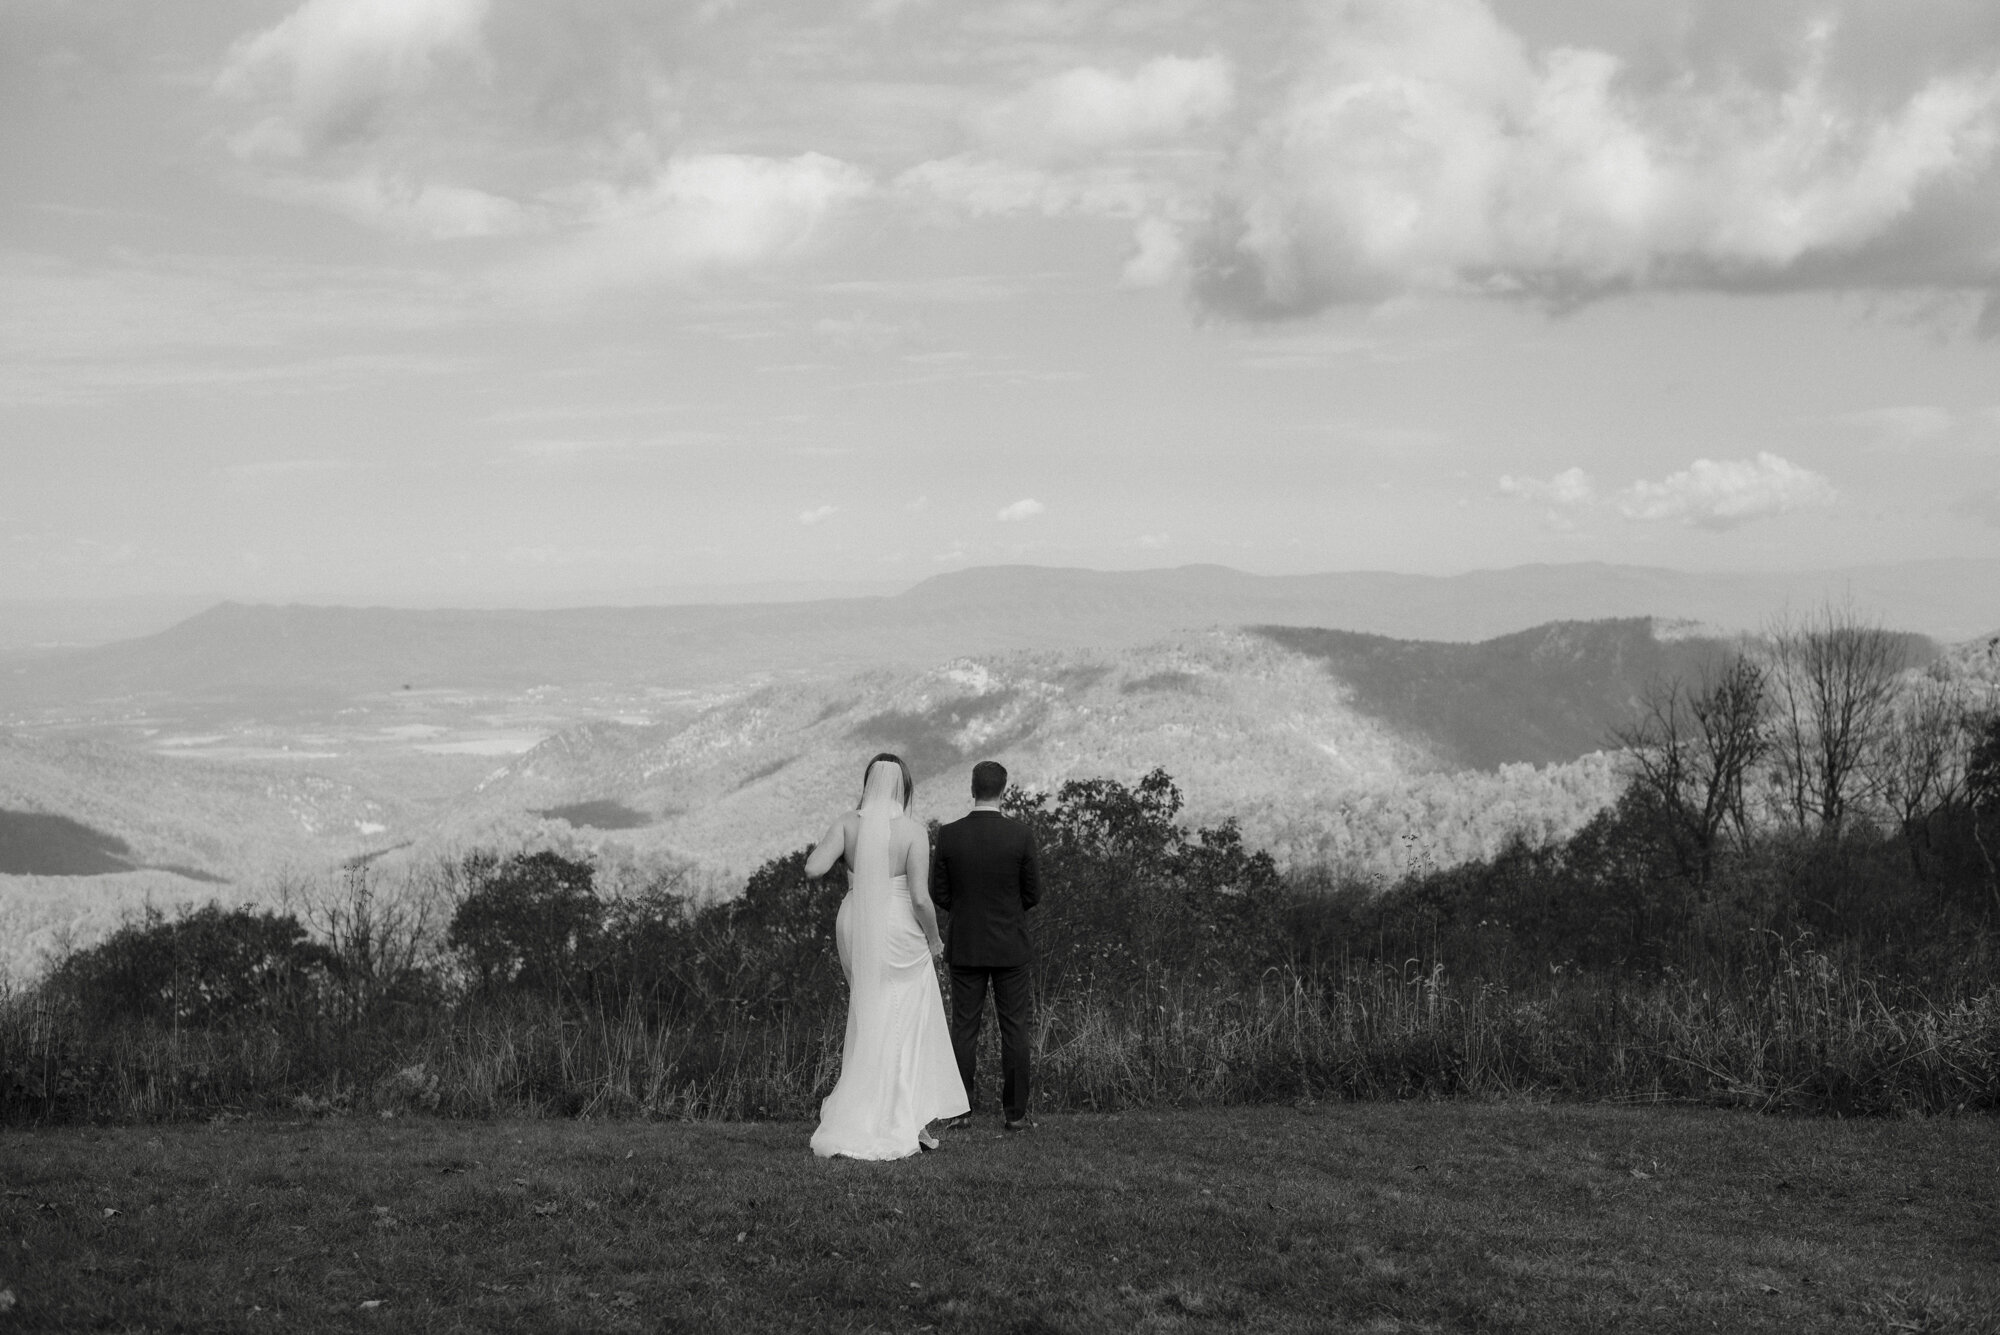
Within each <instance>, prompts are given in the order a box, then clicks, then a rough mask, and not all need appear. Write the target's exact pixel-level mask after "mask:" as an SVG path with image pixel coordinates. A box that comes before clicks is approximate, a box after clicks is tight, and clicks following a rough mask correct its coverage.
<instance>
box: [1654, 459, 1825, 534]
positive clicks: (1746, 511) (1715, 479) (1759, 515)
mask: <svg viewBox="0 0 2000 1335" xmlns="http://www.w3.org/2000/svg"><path fill="white" fill-rule="evenodd" d="M1836 498H1837V493H1836V492H1835V491H1834V487H1833V483H1831V482H1829V481H1828V480H1827V479H1826V478H1824V477H1822V476H1820V475H1819V474H1818V473H1815V472H1813V471H1812V470H1811V469H1808V468H1801V467H1800V466H1799V465H1797V464H1795V463H1791V462H1790V461H1788V460H1785V459H1781V458H1779V457H1778V456H1777V455H1775V454H1772V453H1770V452H1768V451H1764V452H1760V453H1759V454H1758V455H1757V457H1756V458H1755V459H1722V460H1716V459H1697V460H1695V461H1694V463H1693V464H1692V465H1690V466H1689V467H1687V468H1684V469H1682V470H1681V471H1680V472H1678V473H1675V474H1673V475H1671V476H1669V477H1667V478H1664V479H1662V480H1661V481H1659V482H1635V483H1633V484H1632V485H1631V486H1630V487H1627V488H1626V489H1625V490H1624V491H1622V492H1620V493H1619V494H1618V498H1617V505H1618V511H1619V513H1620V514H1623V515H1624V516H1625V517H1626V518H1628V519H1640V520H1654V521H1656V520H1678V521H1680V522H1682V523H1685V524H1692V525H1696V526H1698V527H1701V528H1714V529H1724V528H1734V527H1736V526H1737V525H1738V524H1743V523H1747V522H1749V521H1750V520H1753V519H1765V518H1769V517H1771V516H1773V515H1780V514H1786V513H1788V512H1790V511H1793V510H1804V509H1812V508H1818V507H1822V506H1828V505H1832V504H1833V503H1834V501H1835V499H1836Z"/></svg>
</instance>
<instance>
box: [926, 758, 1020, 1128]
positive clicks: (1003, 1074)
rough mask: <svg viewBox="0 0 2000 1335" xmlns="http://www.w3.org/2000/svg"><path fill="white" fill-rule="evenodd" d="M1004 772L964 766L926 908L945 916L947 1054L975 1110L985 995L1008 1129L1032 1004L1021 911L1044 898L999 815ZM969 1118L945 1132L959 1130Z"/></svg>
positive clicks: (996, 766) (1010, 823)
mask: <svg viewBox="0 0 2000 1335" xmlns="http://www.w3.org/2000/svg"><path fill="white" fill-rule="evenodd" d="M1005 791H1007V769H1006V767H1005V766H1004V765H1002V764H1000V763H999V762H998V761H995V760H982V761H980V762H979V763H978V764H977V765H974V766H973V767H972V810H971V811H970V812H968V813H966V814H965V815H964V816H963V817H961V818H959V819H958V820H955V821H953V822H952V823H951V824H949V825H946V826H944V827H943V828H941V829H940V830H939V831H938V833H937V853H936V855H935V857H934V858H933V859H932V867H931V900H932V902H934V903H935V904H936V905H937V906H938V907H939V908H941V909H944V910H946V911H947V912H948V913H950V915H951V917H950V919H949V921H948V923H947V925H946V928H945V935H944V942H945V945H944V958H945V963H946V964H948V965H950V966H951V1046H952V1051H953V1052H954V1053H955V1054H956V1055H957V1057H958V1075H959V1079H961V1080H963V1081H964V1082H965V1101H966V1103H967V1104H969V1105H971V1106H973V1107H977V1106H979V1100H978V1098H977V1097H976V1096H975V1094H974V1090H975V1089H976V1088H977V1086H976V1085H975V1084H974V1082H973V1063H974V1061H975V1060H976V1057H977V1052H978V1043H979V1026H980V1022H981V1020H982V1019H983V1018H984V1012H985V1010H986V987H987V984H988V983H989V982H990V983H991V984H992V985H993V1007H994V1009H995V1010H996V1011H998V1012H999V1015H1000V1082H1001V1088H1000V1101H1001V1104H1002V1105H1003V1106H1004V1108H1005V1109H1006V1122H1005V1126H1006V1128H1007V1130H1009V1131H1026V1130H1027V1129H1028V1128H1030V1127H1031V1126H1033V1125H1034V1123H1033V1122H1030V1121H1029V1120H1028V1013H1029V1010H1030V1008H1031V1006H1032V1004H1033V991H1032V988H1031V986H1030V979H1029V974H1028V971H1029V966H1030V965H1031V964H1032V963H1033V960H1034V950H1033V947H1032V946H1030V944H1029V942H1028V922H1027V914H1028V910H1029V909H1031V908H1033V907H1035V904H1036V902H1037V901H1039V900H1040V899H1041V897H1042V884H1041V877H1040V874H1039V872H1038V870H1037V868H1036V865H1035V836H1034V834H1033V833H1032V832H1031V831H1030V830H1029V829H1028V827H1027V826H1026V825H1024V824H1022V823H1021V822H1020V821H1018V820H1015V819H1014V818H1013V817H1012V816H1005V815H1002V814H1001V812H1000V794H1002V793H1004V792H1005ZM968 1120H970V1118H969V1115H967V1116H966V1117H960V1118H955V1119H953V1121H952V1122H950V1123H948V1124H947V1125H955V1126H963V1125H965V1123H966V1122H967V1121H968Z"/></svg>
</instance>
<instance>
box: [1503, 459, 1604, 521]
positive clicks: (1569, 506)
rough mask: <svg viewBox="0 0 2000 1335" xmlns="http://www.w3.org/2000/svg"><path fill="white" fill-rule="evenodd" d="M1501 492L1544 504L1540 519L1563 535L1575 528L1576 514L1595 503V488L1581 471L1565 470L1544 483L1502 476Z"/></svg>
mask: <svg viewBox="0 0 2000 1335" xmlns="http://www.w3.org/2000/svg"><path fill="white" fill-rule="evenodd" d="M1500 493H1501V495H1503V496H1513V497H1516V498H1518V499H1520V500H1524V501H1533V502H1538V503H1540V504H1542V505H1544V506H1545V507H1546V508H1545V509H1544V510H1543V511H1542V518H1543V520H1544V521H1545V522H1547V524H1548V525H1549V527H1550V528H1554V529H1560V530H1563V531H1565V532H1566V531H1568V530H1570V529H1573V528H1575V527H1576V522H1577V521H1576V514H1577V512H1578V511H1581V510H1583V509H1585V508H1587V507H1589V506H1591V505H1594V504H1596V502H1597V486H1596V484H1595V483H1593V482H1592V481H1591V480H1590V474H1588V473H1586V472H1584V471H1583V470H1582V469H1581V468H1565V469H1564V470H1563V471H1562V472H1560V473H1557V474H1556V475H1555V476H1554V477H1552V478H1548V479H1547V480H1544V479H1541V478H1534V477H1515V476H1514V475H1512V474H1510V473H1509V474H1502V475H1501V477H1500Z"/></svg>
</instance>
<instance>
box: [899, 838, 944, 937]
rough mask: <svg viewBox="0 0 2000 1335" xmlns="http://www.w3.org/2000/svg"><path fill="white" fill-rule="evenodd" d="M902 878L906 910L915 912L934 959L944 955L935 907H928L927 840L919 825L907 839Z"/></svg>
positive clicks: (928, 856) (929, 859) (929, 893)
mask: <svg viewBox="0 0 2000 1335" xmlns="http://www.w3.org/2000/svg"><path fill="white" fill-rule="evenodd" d="M912 823H913V824H914V822H912ZM903 875H905V876H907V877H909V878H910V907H911V908H912V909H914V910H915V911H916V915H917V926H919V927H921V928H923V929H924V940H926V941H928V942H930V943H931V957H932V958H933V959H935V958H936V957H937V956H939V955H942V954H944V937H943V936H941V935H940V934H939V932H938V920H937V905H935V904H933V903H931V840H930V835H929V834H928V833H927V832H926V831H925V830H924V827H923V826H922V825H918V826H917V828H916V832H915V833H914V834H913V835H911V837H910V851H909V853H908V854H907V855H905V857H904V858H903Z"/></svg>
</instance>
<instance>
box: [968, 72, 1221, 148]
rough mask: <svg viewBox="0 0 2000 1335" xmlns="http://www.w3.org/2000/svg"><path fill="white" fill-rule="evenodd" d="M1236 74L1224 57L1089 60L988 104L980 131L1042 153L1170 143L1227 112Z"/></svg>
mask: <svg viewBox="0 0 2000 1335" xmlns="http://www.w3.org/2000/svg"><path fill="white" fill-rule="evenodd" d="M1235 95H1236V90H1235V80H1234V77H1233V75H1232V73H1231V70H1230V67H1229V63H1228V62H1227V61H1225V60H1223V59H1222V58H1221V57H1220V56H1206V57H1202V58H1200V59H1192V60H1191V59H1187V58H1185V57H1181V56H1159V57H1156V58H1155V59H1152V60H1149V61H1147V62H1146V63H1145V64H1143V65H1141V66H1140V67H1139V68H1138V69H1137V70H1135V71H1134V72H1133V73H1131V74H1129V75H1124V74H1118V73H1115V72H1113V71H1110V70H1104V69H1099V68H1097V67H1095V66H1090V65H1084V66H1079V67H1077V68H1075V69H1071V70H1067V71H1065V72H1063V73H1061V74H1058V75H1056V76H1055V77H1053V78H1050V79H1044V80H1042V81H1041V82H1039V83H1036V84H1033V85H1031V86H1030V87H1028V88H1027V89H1025V90H1023V91H1022V92H1021V93H1019V94H1017V95H1015V96H1013V97H1010V98H1007V99H1005V100H1003V101H1001V102H999V103H996V104H995V105H993V106H991V107H989V108H987V109H986V111H985V112H984V113H983V114H982V115H981V116H980V117H979V118H978V121H979V129H980V130H981V132H982V134H983V136H984V137H985V138H986V139H987V140H988V141H989V142H992V143H994V144H996V145H998V146H1000V147H1001V148H1003V149H1004V150H1007V151H1009V152H1010V153H1012V154H1013V155H1015V156H1022V157H1029V158H1039V157H1046V156H1065V155H1069V154H1073V153H1079V152H1097V151H1101V150H1104V149H1110V148H1118V147H1123V146H1126V145H1132V144H1143V143H1157V142H1167V141H1173V140H1176V139H1179V138H1181V137H1182V136H1184V135H1186V134H1187V133H1188V132H1189V131H1190V130H1191V129H1193V128H1194V127H1196V126H1198V125H1201V124H1203V123H1206V122H1210V121H1214V120H1216V119H1218V118H1220V117H1221V116H1223V115H1224V114H1225V113H1227V112H1228V111H1229V109H1230V107H1231V105H1232V104H1233V103H1234V101H1235Z"/></svg>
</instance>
